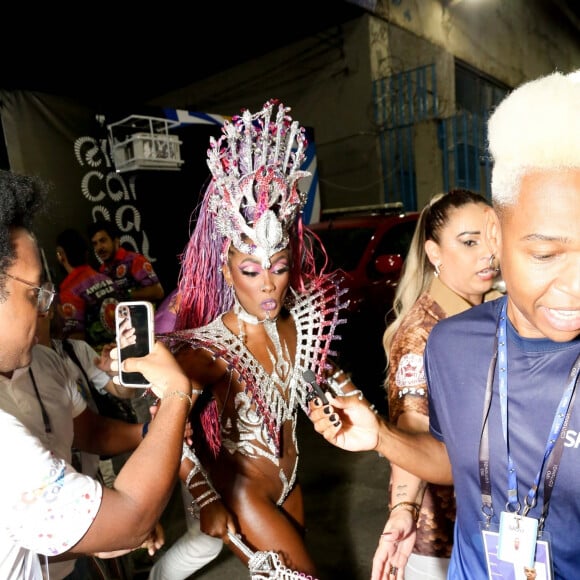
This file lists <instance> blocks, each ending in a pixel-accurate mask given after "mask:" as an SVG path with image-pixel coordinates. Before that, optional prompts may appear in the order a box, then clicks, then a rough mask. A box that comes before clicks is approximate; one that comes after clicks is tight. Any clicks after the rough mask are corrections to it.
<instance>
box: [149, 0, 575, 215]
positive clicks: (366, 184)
mask: <svg viewBox="0 0 580 580" xmlns="http://www.w3.org/2000/svg"><path fill="white" fill-rule="evenodd" d="M455 58H458V59H460V60H462V61H464V62H466V63H467V64H469V65H471V66H472V67H474V68H476V69H478V70H479V71H481V73H483V74H485V75H489V76H491V77H493V78H495V79H497V80H498V81H500V82H501V83H504V84H506V85H508V86H510V87H515V86H517V85H519V84H521V83H522V82H524V81H526V80H529V79H531V78H535V77H537V76H540V75H542V74H548V73H550V72H552V71H553V70H556V69H558V70H562V71H564V72H570V71H572V70H574V69H576V68H579V67H580V33H579V31H578V30H577V29H575V28H573V27H572V25H571V24H569V23H568V21H566V20H564V19H563V17H562V16H561V14H560V12H559V11H558V9H557V8H556V7H555V5H554V4H552V3H550V2H546V0H509V2H508V1H500V0H478V1H477V2H474V1H469V0H462V1H460V2H457V1H451V2H450V1H448V0H378V2H377V8H376V13H375V14H371V13H367V14H365V15H363V16H361V17H360V18H357V19H355V20H353V21H350V22H348V23H347V24H346V25H344V26H342V27H340V28H338V27H337V28H334V29H330V30H328V31H325V32H324V33H322V34H319V35H317V36H315V37H312V38H309V39H306V40H304V41H302V42H300V43H297V44H294V45H291V46H288V47H286V48H284V49H283V50H279V51H277V52H275V53H271V54H269V55H267V56H266V57H263V58H261V59H259V60H254V61H251V62H248V63H246V64H245V65H243V66H239V67H236V68H235V69H231V70H229V71H227V72H225V73H223V74H220V75H216V76H214V77H212V78H210V79H206V80H204V81H203V82H200V83H196V84H193V85H190V86H188V87H186V88H184V89H182V90H180V91H176V92H174V93H171V94H169V95H166V96H164V97H162V98H160V99H156V100H155V101H154V102H153V103H152V104H155V105H162V106H170V107H175V108H181V109H188V110H194V111H206V112H210V113H218V114H224V115H232V114H235V113H237V112H239V110H240V109H241V108H250V109H251V110H255V109H257V108H259V107H261V105H262V104H263V103H264V102H265V101H266V100H267V99H269V98H271V97H278V98H280V99H282V100H283V101H284V102H285V104H287V105H289V106H291V107H292V109H293V114H294V116H295V117H296V118H297V119H298V120H299V121H300V122H301V123H302V124H304V125H309V126H312V127H314V131H315V141H316V145H317V153H318V166H319V173H320V188H321V201H322V209H327V208H331V207H342V206H350V205H360V204H371V203H381V202H382V201H383V196H384V194H383V178H382V174H381V169H380V155H379V148H378V141H377V134H378V132H379V127H378V126H377V124H376V123H375V119H374V105H375V104H374V103H373V93H372V81H373V80H375V79H378V78H382V77H386V76H389V75H391V74H393V73H397V72H402V71H404V70H407V69H410V68H415V67H417V66H422V65H425V64H430V63H435V64H436V70H437V80H438V100H439V111H440V116H442V117H446V116H449V115H452V114H453V113H454V112H455V84H454V62H455ZM429 132H430V133H429ZM432 133H433V128H432V127H431V128H428V127H417V128H416V130H415V135H416V137H419V140H418V142H417V144H416V149H417V150H416V156H420V160H419V161H418V165H417V171H418V172H419V173H420V175H419V174H418V180H417V185H418V192H417V194H418V205H420V200H424V199H426V198H427V197H428V195H429V192H437V191H440V189H441V176H440V175H439V174H438V173H437V172H438V171H439V164H438V162H436V161H435V159H434V157H435V156H436V155H438V154H440V153H438V151H437V150H436V147H437V145H436V140H435V139H433V140H432V149H433V150H432V151H429V144H428V143H429V142H428V140H426V136H427V135H428V134H432ZM432 136H433V135H432ZM200 155H205V150H204V151H200ZM429 159H431V162H427V160H429ZM430 174H431V176H430Z"/></svg>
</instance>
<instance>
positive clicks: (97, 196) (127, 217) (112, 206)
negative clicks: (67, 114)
mask: <svg viewBox="0 0 580 580" xmlns="http://www.w3.org/2000/svg"><path fill="white" fill-rule="evenodd" d="M74 152H75V157H76V160H77V162H78V164H79V165H80V166H81V167H86V168H87V169H88V171H87V172H86V173H85V174H84V175H83V177H82V178H81V194H82V196H83V197H84V198H85V199H86V200H87V201H88V202H89V203H90V204H91V205H92V207H91V216H92V218H93V221H97V220H106V221H111V218H113V220H112V221H113V222H114V223H115V225H116V226H117V228H118V229H119V231H120V232H121V244H123V245H126V246H127V245H128V246H130V247H131V249H132V250H133V251H135V252H139V253H141V254H143V255H144V256H145V257H146V258H147V259H148V260H149V261H150V262H152V263H153V262H156V261H157V259H156V258H153V257H152V256H151V255H150V254H149V251H150V243H149V237H148V236H147V233H146V232H145V231H144V230H142V226H141V222H142V218H141V212H140V211H139V209H138V207H137V205H136V204H133V203H132V202H136V201H137V192H136V189H135V176H131V177H129V179H125V177H124V176H123V175H122V174H120V173H117V172H116V171H115V168H114V165H113V162H112V160H111V157H110V155H109V147H108V141H107V139H100V140H97V139H95V138H94V137H89V136H84V137H79V138H78V139H76V141H75V142H74ZM138 240H140V243H139V241H138Z"/></svg>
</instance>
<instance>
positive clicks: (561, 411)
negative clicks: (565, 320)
mask: <svg viewBox="0 0 580 580" xmlns="http://www.w3.org/2000/svg"><path fill="white" fill-rule="evenodd" d="M506 340H507V297H504V298H503V303H502V307H501V313H500V317H499V325H498V363H499V371H498V376H499V401H500V407H501V422H502V431H503V436H504V441H505V443H506V449H507V456H508V505H509V506H510V507H511V508H512V509H513V511H515V512H519V511H520V507H521V506H520V502H519V499H518V478H517V472H516V466H515V464H514V461H513V458H512V456H511V453H510V447H509V434H508V361H507V344H506ZM579 359H580V357H578V358H577V359H576V362H575V363H574V366H573V367H572V370H571V372H570V376H569V379H568V383H567V384H566V388H565V389H564V393H563V395H562V398H561V399H560V403H559V405H558V409H557V410H556V414H555V416H554V420H553V421H552V428H551V430H550V435H549V436H548V440H547V442H546V448H545V450H544V458H543V459H542V463H541V465H540V469H539V470H538V473H537V475H536V477H535V478H534V484H533V485H532V487H531V488H530V490H529V491H528V494H527V496H526V499H525V508H524V511H523V515H527V513H528V512H529V510H530V509H531V508H532V507H533V506H534V505H535V503H536V501H537V498H536V493H537V490H538V484H539V482H540V477H541V474H542V470H543V468H544V464H545V462H546V459H547V458H548V457H549V456H550V454H551V452H552V449H553V448H554V445H555V444H556V442H557V441H558V438H559V437H560V433H561V431H562V427H563V425H564V420H565V419H566V418H567V417H568V418H569V411H570V401H571V399H572V395H573V394H574V390H575V387H576V380H577V378H578V362H579ZM566 423H567V421H566ZM506 509H507V506H506Z"/></svg>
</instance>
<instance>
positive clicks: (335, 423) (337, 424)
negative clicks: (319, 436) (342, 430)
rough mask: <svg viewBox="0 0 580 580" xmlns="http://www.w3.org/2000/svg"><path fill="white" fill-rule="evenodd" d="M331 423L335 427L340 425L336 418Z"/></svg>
mask: <svg viewBox="0 0 580 580" xmlns="http://www.w3.org/2000/svg"><path fill="white" fill-rule="evenodd" d="M333 425H334V426H335V427H338V426H339V425H340V421H339V420H338V419H337V420H336V421H335V422H334V423H333Z"/></svg>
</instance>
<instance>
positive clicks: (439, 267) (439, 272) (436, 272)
mask: <svg viewBox="0 0 580 580" xmlns="http://www.w3.org/2000/svg"><path fill="white" fill-rule="evenodd" d="M434 267H435V272H434V274H435V278H439V274H441V264H435V266H434Z"/></svg>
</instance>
